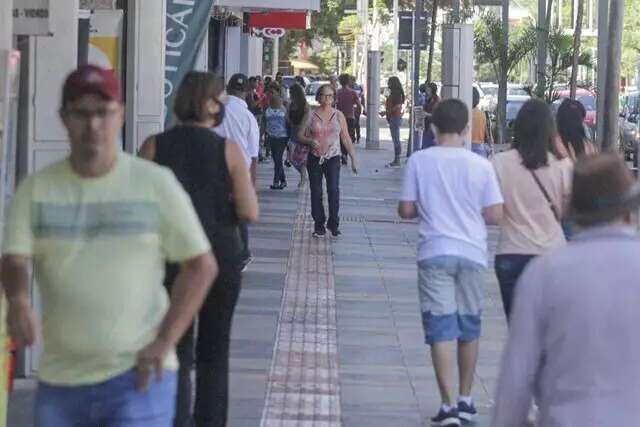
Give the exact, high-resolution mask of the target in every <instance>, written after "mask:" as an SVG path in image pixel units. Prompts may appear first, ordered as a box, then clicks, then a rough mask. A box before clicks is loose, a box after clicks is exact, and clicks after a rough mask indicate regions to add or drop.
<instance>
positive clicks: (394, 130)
mask: <svg viewBox="0 0 640 427" xmlns="http://www.w3.org/2000/svg"><path fill="white" fill-rule="evenodd" d="M387 121H388V122H389V130H390V131H391V139H392V140H393V154H394V156H395V158H396V159H399V158H400V154H402V145H401V144H400V125H402V117H388V118H387Z"/></svg>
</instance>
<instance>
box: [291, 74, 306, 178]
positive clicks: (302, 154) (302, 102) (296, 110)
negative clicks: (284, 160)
mask: <svg viewBox="0 0 640 427" xmlns="http://www.w3.org/2000/svg"><path fill="white" fill-rule="evenodd" d="M289 98H290V99H291V103H290V104H289V111H288V113H287V121H288V123H289V138H290V139H289V153H291V158H290V159H289V161H290V162H291V164H292V165H293V167H295V168H296V169H297V171H298V172H300V182H299V184H298V187H302V186H304V184H305V183H306V182H307V157H308V154H309V146H308V145H305V144H301V143H300V141H299V140H298V132H299V131H300V127H301V126H302V125H303V124H304V122H305V120H306V118H307V117H308V115H309V104H307V97H306V96H305V94H304V89H303V88H302V86H300V85H297V84H295V85H292V86H291V87H290V88H289Z"/></svg>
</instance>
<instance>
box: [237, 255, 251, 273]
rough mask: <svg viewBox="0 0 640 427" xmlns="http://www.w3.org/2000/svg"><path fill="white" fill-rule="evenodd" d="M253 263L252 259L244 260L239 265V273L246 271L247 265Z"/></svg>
mask: <svg viewBox="0 0 640 427" xmlns="http://www.w3.org/2000/svg"><path fill="white" fill-rule="evenodd" d="M252 262H253V257H248V258H245V259H244V260H243V261H242V263H241V264H240V271H241V272H243V273H244V272H245V271H247V268H248V267H249V264H251V263H252Z"/></svg>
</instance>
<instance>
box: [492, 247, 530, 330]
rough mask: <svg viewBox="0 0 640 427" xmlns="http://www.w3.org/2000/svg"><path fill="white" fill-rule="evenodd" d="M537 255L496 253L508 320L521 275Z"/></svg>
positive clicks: (496, 267) (497, 271) (497, 268)
mask: <svg viewBox="0 0 640 427" xmlns="http://www.w3.org/2000/svg"><path fill="white" fill-rule="evenodd" d="M533 258H535V255H516V254H505V255H496V259H495V270H496V276H497V277H498V283H499V284H500V294H501V295H502V306H503V307H504V314H506V316H507V321H508V320H509V319H510V318H511V307H512V304H513V299H514V297H515V292H516V285H517V282H518V279H519V278H520V275H521V274H522V272H523V271H524V269H525V267H526V266H527V264H529V262H530V261H531V260H532V259H533Z"/></svg>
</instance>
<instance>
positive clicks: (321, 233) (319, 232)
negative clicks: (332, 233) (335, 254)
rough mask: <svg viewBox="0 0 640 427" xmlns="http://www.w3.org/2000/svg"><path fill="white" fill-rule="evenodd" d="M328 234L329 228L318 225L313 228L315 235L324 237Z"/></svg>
mask: <svg viewBox="0 0 640 427" xmlns="http://www.w3.org/2000/svg"><path fill="white" fill-rule="evenodd" d="M326 234H327V230H326V229H325V228H324V227H322V228H320V227H316V228H315V230H313V234H312V236H313V237H324V236H325V235H326Z"/></svg>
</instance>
